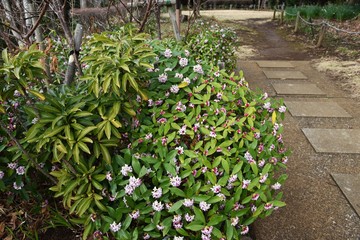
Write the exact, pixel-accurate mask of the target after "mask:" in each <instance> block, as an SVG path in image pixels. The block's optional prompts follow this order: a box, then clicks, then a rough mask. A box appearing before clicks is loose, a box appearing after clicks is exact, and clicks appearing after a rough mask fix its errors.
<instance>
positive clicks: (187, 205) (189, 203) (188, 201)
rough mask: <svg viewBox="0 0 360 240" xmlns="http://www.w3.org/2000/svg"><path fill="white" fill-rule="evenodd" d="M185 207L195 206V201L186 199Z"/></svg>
mask: <svg viewBox="0 0 360 240" xmlns="http://www.w3.org/2000/svg"><path fill="white" fill-rule="evenodd" d="M183 205H184V206H185V207H192V206H193V205H194V199H185V200H184V202H183Z"/></svg>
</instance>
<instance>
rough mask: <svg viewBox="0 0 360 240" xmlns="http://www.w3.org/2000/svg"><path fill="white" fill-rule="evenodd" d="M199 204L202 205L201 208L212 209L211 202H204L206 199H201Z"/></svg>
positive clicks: (204, 209)
mask: <svg viewBox="0 0 360 240" xmlns="http://www.w3.org/2000/svg"><path fill="white" fill-rule="evenodd" d="M199 206H200V209H201V210H203V211H207V210H209V209H210V206H211V204H210V203H206V202H204V201H201V202H200V204H199Z"/></svg>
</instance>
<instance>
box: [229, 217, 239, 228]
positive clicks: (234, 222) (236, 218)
mask: <svg viewBox="0 0 360 240" xmlns="http://www.w3.org/2000/svg"><path fill="white" fill-rule="evenodd" d="M230 221H231V226H234V227H235V226H236V225H238V223H239V217H234V218H231V219H230Z"/></svg>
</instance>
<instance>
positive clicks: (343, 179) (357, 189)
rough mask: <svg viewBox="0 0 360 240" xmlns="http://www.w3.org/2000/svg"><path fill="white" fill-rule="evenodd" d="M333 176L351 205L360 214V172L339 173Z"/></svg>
mask: <svg viewBox="0 0 360 240" xmlns="http://www.w3.org/2000/svg"><path fill="white" fill-rule="evenodd" d="M331 176H332V177H333V179H334V180H335V182H336V184H337V185H338V186H339V188H340V189H341V191H342V192H343V194H344V195H345V197H346V198H347V200H348V201H349V203H350V204H351V206H352V207H353V208H354V210H355V211H356V213H357V215H358V216H360V174H337V173H332V174H331Z"/></svg>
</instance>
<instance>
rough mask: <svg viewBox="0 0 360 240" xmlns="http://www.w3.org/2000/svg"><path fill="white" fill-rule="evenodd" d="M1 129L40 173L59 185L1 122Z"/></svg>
mask: <svg viewBox="0 0 360 240" xmlns="http://www.w3.org/2000/svg"><path fill="white" fill-rule="evenodd" d="M0 127H1V128H2V129H3V130H4V131H5V132H6V134H7V135H8V136H9V137H10V139H11V140H12V141H14V142H15V143H16V145H17V147H18V148H19V149H20V151H21V152H22V153H23V154H24V155H25V156H26V157H27V158H28V159H29V160H30V162H31V163H32V164H33V165H34V166H35V168H36V169H37V170H38V171H40V172H41V173H42V174H43V175H44V176H45V177H47V178H48V179H50V180H51V181H52V182H53V183H54V184H56V183H57V181H56V179H55V178H53V177H52V176H51V175H50V174H49V173H47V172H46V171H45V170H44V169H42V168H41V167H40V166H39V164H38V163H37V162H36V161H35V160H34V159H33V158H32V157H31V156H30V154H29V153H28V152H27V151H26V150H25V149H24V148H23V147H22V146H21V144H20V142H19V141H18V140H17V139H16V138H15V137H14V136H13V135H12V134H11V132H10V131H9V130H8V129H7V128H6V126H5V125H4V123H3V122H0Z"/></svg>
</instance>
